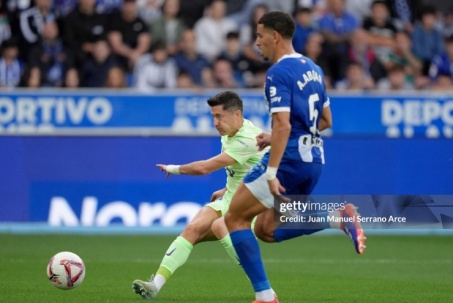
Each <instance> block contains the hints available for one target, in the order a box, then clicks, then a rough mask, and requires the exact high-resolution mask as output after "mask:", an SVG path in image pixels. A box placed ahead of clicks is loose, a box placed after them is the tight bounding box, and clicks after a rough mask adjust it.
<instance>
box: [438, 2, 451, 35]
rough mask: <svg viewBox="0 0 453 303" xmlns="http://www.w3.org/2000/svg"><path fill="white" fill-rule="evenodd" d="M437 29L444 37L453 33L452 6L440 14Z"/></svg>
mask: <svg viewBox="0 0 453 303" xmlns="http://www.w3.org/2000/svg"><path fill="white" fill-rule="evenodd" d="M439 30H440V31H441V32H442V35H443V36H444V37H450V36H451V35H453V6H452V7H451V8H450V9H449V10H448V11H447V12H446V13H445V14H444V15H443V16H442V19H441V22H440V29H439Z"/></svg>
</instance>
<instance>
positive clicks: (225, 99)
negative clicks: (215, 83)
mask: <svg viewBox="0 0 453 303" xmlns="http://www.w3.org/2000/svg"><path fill="white" fill-rule="evenodd" d="M208 104H209V106H210V107H213V106H217V105H223V110H227V111H229V112H231V111H235V110H240V111H241V112H244V110H243V109H244V106H243V104H242V100H241V98H240V97H239V95H238V94H237V93H235V92H233V91H230V90H227V91H224V92H221V93H218V94H217V95H215V96H214V97H211V98H209V99H208Z"/></svg>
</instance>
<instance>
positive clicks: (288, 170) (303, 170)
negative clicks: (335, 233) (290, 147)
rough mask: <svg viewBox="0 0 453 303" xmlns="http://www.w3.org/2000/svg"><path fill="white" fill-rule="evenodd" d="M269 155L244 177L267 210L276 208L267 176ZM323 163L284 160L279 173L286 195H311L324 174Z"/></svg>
mask: <svg viewBox="0 0 453 303" xmlns="http://www.w3.org/2000/svg"><path fill="white" fill-rule="evenodd" d="M268 162H269V154H266V155H265V156H264V157H263V158H262V159H261V161H260V162H259V163H257V164H256V165H255V166H254V167H253V168H252V169H251V170H250V171H249V172H248V173H247V175H246V176H245V177H244V184H245V186H247V188H248V189H249V190H250V192H251V193H252V194H253V195H254V196H255V197H256V198H257V199H258V200H259V201H260V202H261V203H262V204H263V205H264V206H266V207H267V208H272V207H274V196H273V195H272V194H271V192H270V191H269V185H268V183H267V179H266V176H265V172H266V169H267V163H268ZM322 167H323V164H322V163H317V162H313V163H307V162H302V161H300V162H299V161H293V160H285V159H282V161H281V162H280V166H279V167H278V171H277V178H278V180H279V181H280V184H281V185H282V186H283V187H284V188H285V189H286V192H285V193H284V194H285V195H310V194H311V193H312V191H313V189H314V188H315V186H316V184H317V183H318V180H319V177H320V176H321V173H322Z"/></svg>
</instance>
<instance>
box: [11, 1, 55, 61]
mask: <svg viewBox="0 0 453 303" xmlns="http://www.w3.org/2000/svg"><path fill="white" fill-rule="evenodd" d="M34 2H35V5H34V6H32V7H30V8H29V9H26V10H24V11H23V12H21V13H20V15H19V29H20V40H19V56H20V57H21V58H23V59H24V60H26V58H27V57H28V53H29V51H30V49H31V48H32V47H33V45H35V44H36V43H37V42H38V40H39V37H40V33H41V32H42V31H43V28H44V24H45V23H47V22H53V21H55V16H54V14H53V12H52V11H51V6H52V0H34Z"/></svg>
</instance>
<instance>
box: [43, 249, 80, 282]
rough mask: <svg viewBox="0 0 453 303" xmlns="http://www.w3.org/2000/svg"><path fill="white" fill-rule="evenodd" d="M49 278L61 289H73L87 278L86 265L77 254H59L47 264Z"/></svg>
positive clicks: (66, 252) (65, 252)
mask: <svg viewBox="0 0 453 303" xmlns="http://www.w3.org/2000/svg"><path fill="white" fill-rule="evenodd" d="M47 277H48V278H49V280H50V282H51V283H52V284H53V285H54V286H56V287H58V288H60V289H73V288H75V287H77V286H79V285H80V284H81V283H82V281H83V279H84V278H85V264H83V261H82V259H81V258H80V257H79V256H78V255H76V254H75V253H72V252H69V251H62V252H59V253H58V254H56V255H55V256H53V257H52V258H51V259H50V261H49V264H47Z"/></svg>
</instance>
